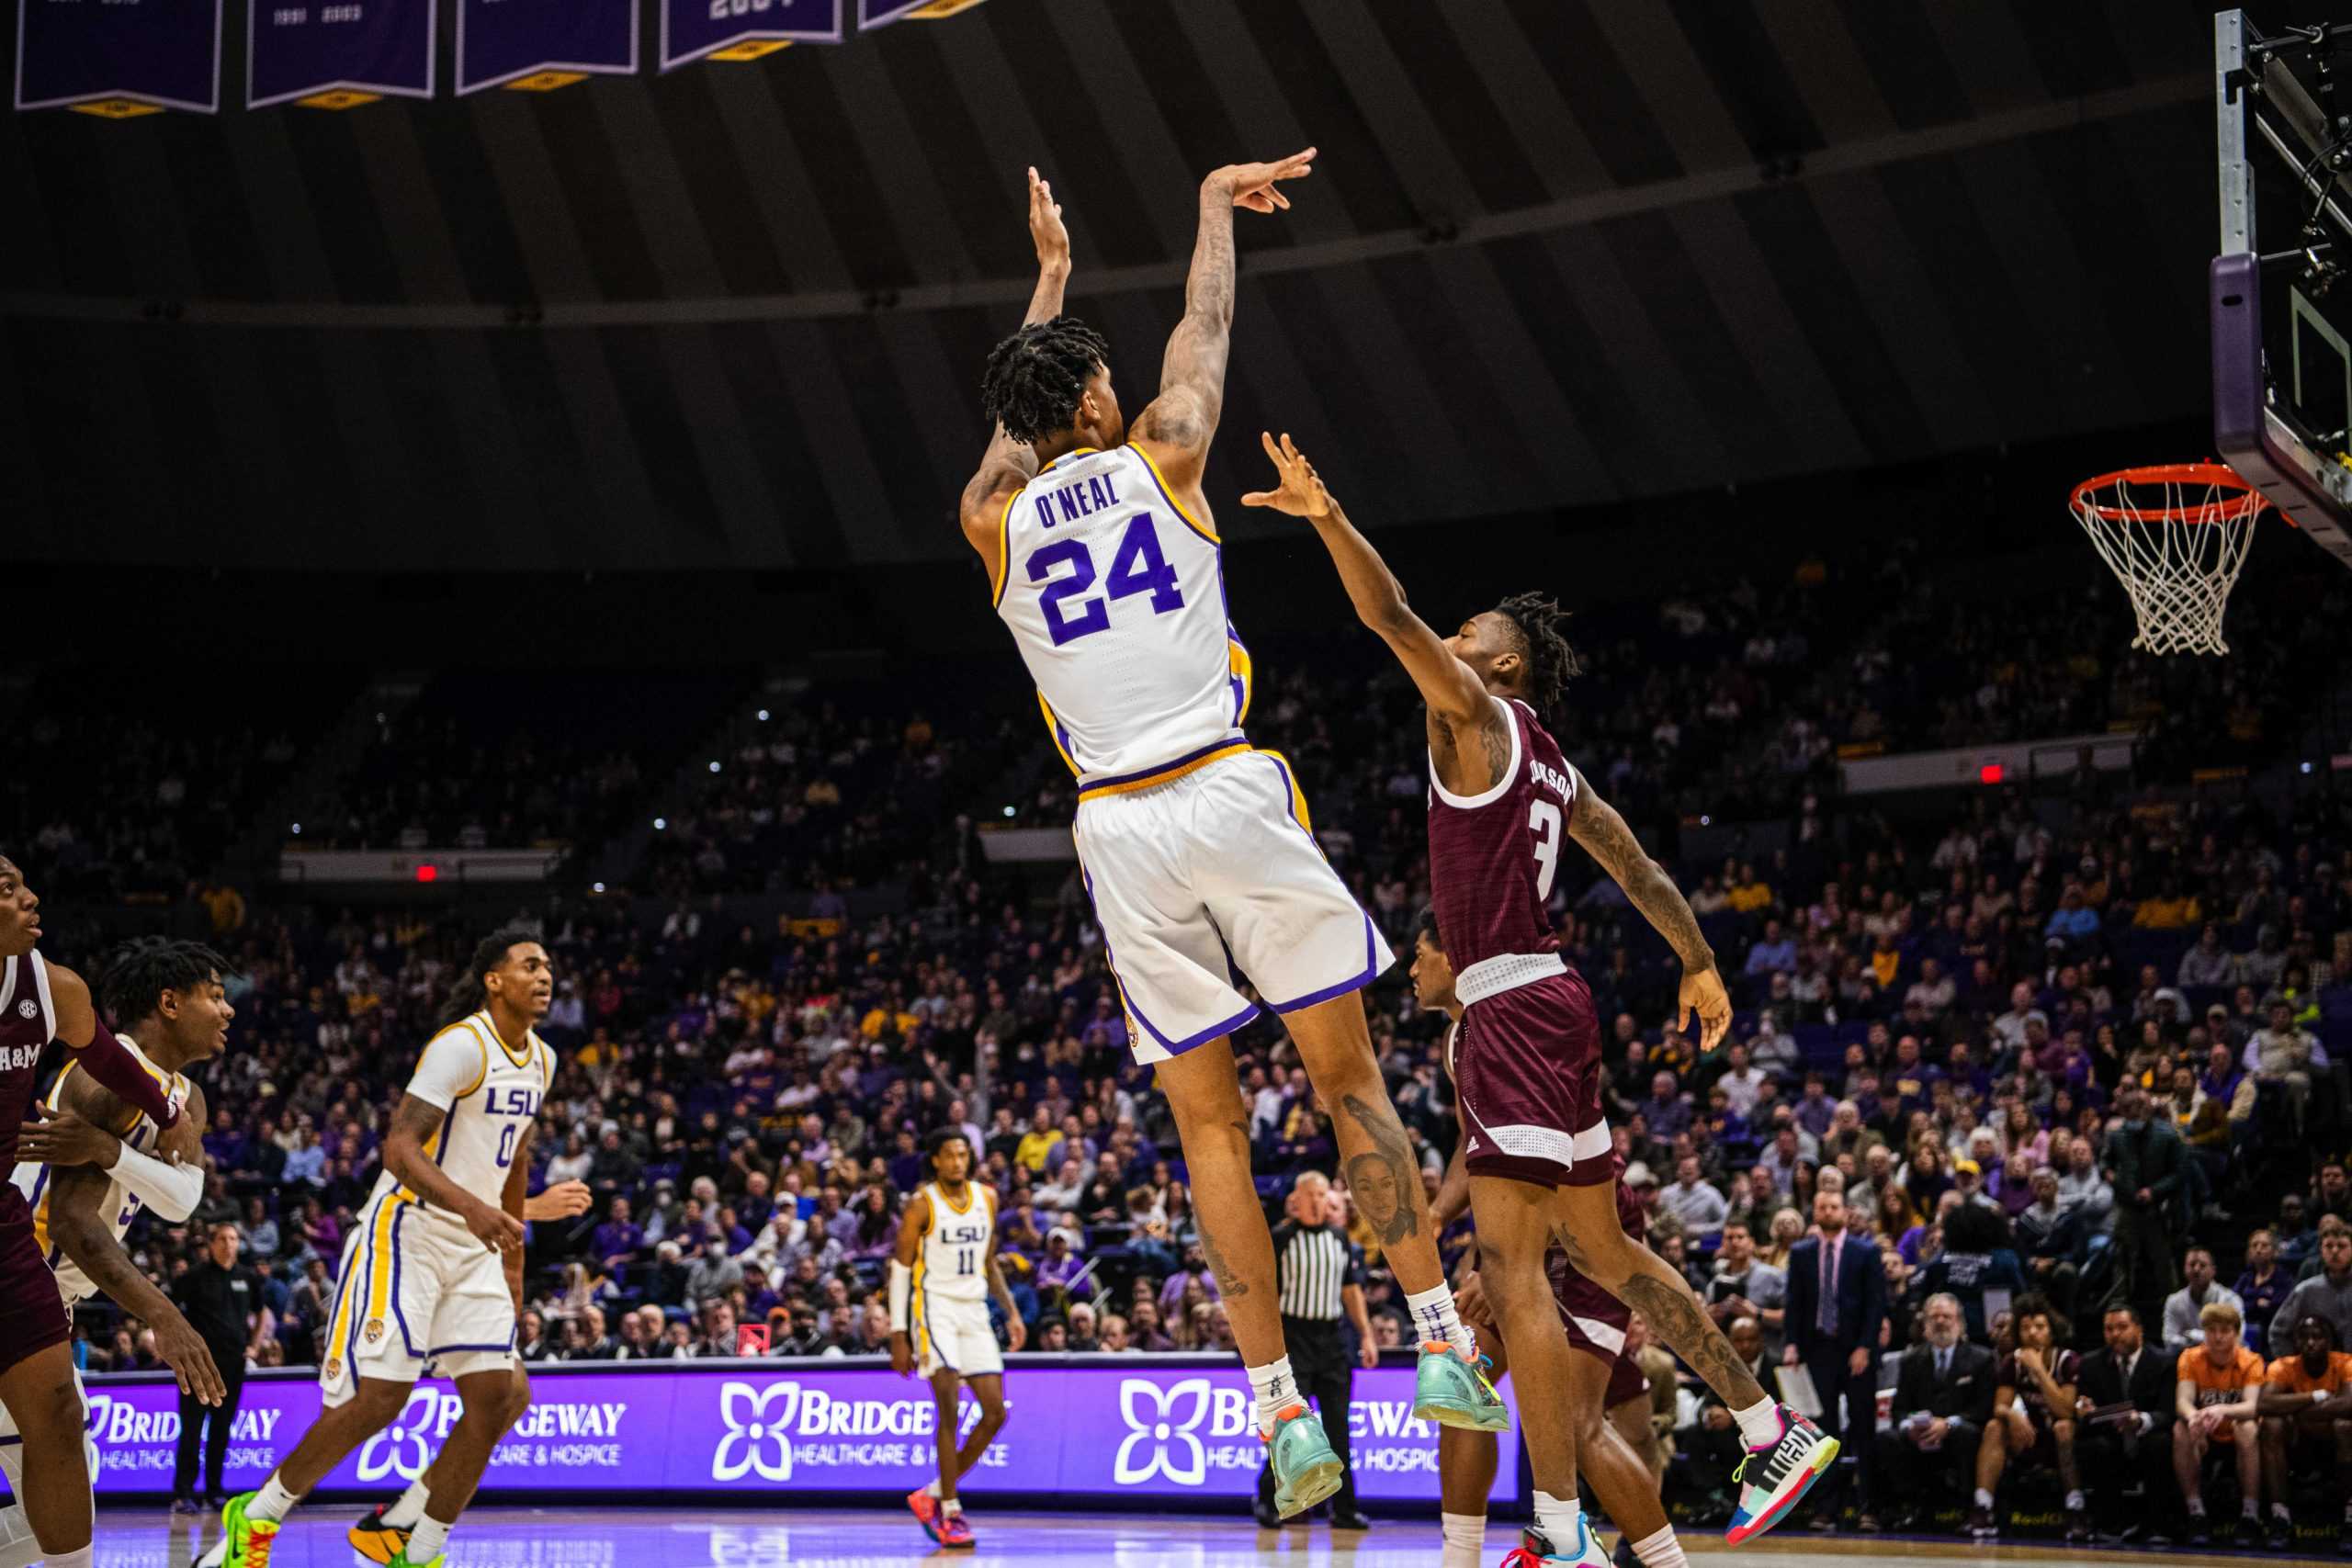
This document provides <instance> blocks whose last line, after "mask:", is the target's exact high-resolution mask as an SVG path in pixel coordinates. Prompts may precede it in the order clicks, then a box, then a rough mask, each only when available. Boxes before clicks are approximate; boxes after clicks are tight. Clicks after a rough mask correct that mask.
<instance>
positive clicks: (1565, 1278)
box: [1412, 914, 1688, 1568]
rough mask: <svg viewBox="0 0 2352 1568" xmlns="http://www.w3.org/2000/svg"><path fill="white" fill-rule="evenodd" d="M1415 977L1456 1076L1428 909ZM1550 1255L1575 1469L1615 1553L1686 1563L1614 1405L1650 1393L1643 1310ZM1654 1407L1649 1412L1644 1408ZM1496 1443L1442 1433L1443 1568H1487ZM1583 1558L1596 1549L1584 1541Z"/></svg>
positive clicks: (1617, 1173)
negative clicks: (1640, 1359) (1635, 1358)
mask: <svg viewBox="0 0 2352 1568" xmlns="http://www.w3.org/2000/svg"><path fill="white" fill-rule="evenodd" d="M1412 976H1413V995H1414V996H1415V998H1418V999H1419V1002H1420V1005H1421V1007H1422V1008H1423V1009H1424V1010H1430V1011H1437V1010H1442V1011H1443V1012H1444V1013H1445V1015H1446V1017H1448V1018H1450V1019H1452V1020H1453V1027H1452V1028H1450V1029H1448V1030H1447V1031H1446V1036H1445V1072H1446V1077H1449V1078H1451V1077H1454V1076H1455V1072H1454V1065H1453V1064H1454V1048H1455V1046H1456V1045H1457V1044H1458V1043H1460V1040H1461V1033H1462V1012H1463V1007H1462V998H1461V997H1460V996H1459V995H1457V994H1456V993H1455V991H1454V985H1453V964H1451V963H1449V962H1448V961H1447V959H1446V956H1445V945H1444V943H1443V942H1441V941H1440V940H1439V939H1438V933H1437V920H1436V919H1435V918H1434V917H1433V916H1430V915H1428V914H1423V915H1422V917H1421V919H1420V926H1419V930H1418V931H1416V932H1415V933H1414V937H1413V969H1412ZM1457 1098H1458V1091H1457ZM1464 1132H1465V1136H1464V1139H1463V1144H1462V1145H1461V1146H1459V1147H1456V1148H1455V1150H1454V1151H1453V1163H1452V1164H1451V1165H1450V1166H1448V1167H1447V1168H1446V1172H1445V1182H1444V1185H1443V1186H1442V1187H1441V1188H1440V1189H1439V1190H1438V1195H1437V1201H1436V1202H1435V1203H1433V1204H1431V1205H1430V1217H1431V1219H1432V1220H1433V1221H1434V1222H1435V1224H1437V1226H1438V1228H1439V1229H1440V1230H1443V1229H1444V1228H1445V1227H1446V1226H1448V1225H1450V1224H1453V1222H1454V1221H1455V1220H1457V1219H1459V1218H1461V1216H1462V1212H1463V1211H1464V1209H1466V1208H1468V1207H1469V1206H1470V1173H1469V1171H1468V1169H1467V1168H1466V1166H1465V1156H1464V1152H1463V1151H1464V1148H1466V1147H1467V1146H1468V1144H1469V1139H1468V1137H1467V1136H1466V1132H1467V1130H1466V1129H1465V1130H1464ZM1610 1157H1611V1163H1610V1170H1611V1173H1612V1174H1613V1177H1614V1179H1613V1181H1612V1182H1611V1188H1612V1190H1613V1191H1614V1192H1615V1194H1616V1201H1617V1219H1618V1223H1619V1224H1622V1225H1623V1226H1624V1227H1625V1234H1626V1235H1628V1236H1629V1237H1631V1238H1633V1239H1634V1240H1635V1241H1639V1240H1640V1239H1641V1238H1642V1233H1643V1227H1644V1225H1645V1220H1644V1218H1643V1214H1642V1209H1641V1205H1640V1204H1639V1203H1637V1202H1635V1201H1634V1199H1633V1195H1632V1194H1631V1193H1630V1192H1628V1191H1627V1190H1626V1188H1625V1182H1624V1170H1623V1165H1622V1164H1621V1163H1620V1162H1618V1160H1617V1159H1616V1156H1615V1155H1614V1153H1613V1151H1612V1153H1611V1156H1610ZM1544 1273H1545V1275H1546V1276H1547V1278H1548V1279H1549V1280H1550V1283H1551V1287H1552V1298H1553V1300H1554V1301H1555V1302H1557V1303H1559V1308H1560V1320H1561V1324H1562V1325H1563V1326H1564V1327H1565V1328H1566V1331H1567V1336H1568V1344H1569V1346H1570V1347H1571V1348H1574V1349H1577V1350H1581V1351H1583V1352H1584V1354H1582V1355H1580V1356H1571V1357H1569V1358H1568V1385H1569V1386H1568V1391H1567V1392H1568V1404H1569V1408H1570V1409H1572V1410H1573V1411H1574V1412H1575V1413H1576V1416H1577V1471H1578V1472H1579V1473H1581V1474H1582V1475H1583V1477H1584V1478H1585V1480H1587V1481H1589V1482H1590V1483H1592V1495H1594V1496H1596V1497H1598V1498H1600V1506H1602V1507H1603V1508H1605V1509H1607V1510H1608V1513H1609V1517H1610V1518H1611V1520H1613V1521H1615V1523H1616V1526H1617V1528H1618V1529H1620V1530H1622V1531H1623V1540H1622V1541H1621V1542H1620V1543H1619V1546H1618V1550H1617V1561H1618V1562H1621V1563H1622V1562H1623V1561H1624V1560H1625V1558H1626V1556H1627V1549H1628V1548H1631V1554H1632V1556H1633V1557H1634V1559H1635V1560H1636V1561H1638V1562H1640V1563H1641V1565H1642V1568H1685V1564H1686V1562H1687V1561H1688V1560H1687V1559H1685V1558H1684V1556H1683V1555H1682V1543H1681V1542H1680V1541H1679V1540H1676V1539H1675V1535H1674V1527H1673V1526H1672V1525H1670V1524H1668V1522H1667V1517H1666V1508H1665V1506H1664V1505H1663V1504H1662V1503H1661V1502H1660V1501H1659V1498H1658V1493H1657V1483H1656V1481H1655V1480H1654V1478H1653V1477H1652V1476H1651V1474H1650V1468H1649V1466H1648V1465H1647V1464H1645V1463H1644V1462H1643V1460H1642V1456H1641V1455H1640V1454H1638V1453H1636V1452H1634V1447H1633V1445H1632V1444H1631V1443H1629V1442H1627V1441H1626V1440H1625V1438H1624V1437H1623V1435H1622V1434H1621V1433H1620V1432H1619V1431H1618V1430H1617V1428H1616V1427H1614V1426H1612V1425H1611V1423H1610V1419H1609V1417H1610V1416H1611V1413H1612V1412H1614V1411H1616V1410H1617V1409H1619V1408H1620V1407H1621V1406H1623V1405H1624V1404H1626V1403H1627V1402H1628V1401H1631V1400H1638V1399H1640V1398H1641V1395H1642V1393H1643V1392H1644V1387H1645V1384H1644V1380H1643V1377H1642V1371H1641V1369H1640V1368H1639V1367H1637V1366H1635V1365H1634V1363H1633V1362H1632V1361H1631V1360H1628V1359H1626V1357H1625V1331H1626V1329H1627V1327H1628V1326H1629V1325H1630V1324H1631V1323H1632V1320H1633V1314H1632V1312H1631V1311H1630V1310H1629V1309H1628V1308H1627V1307H1626V1306H1625V1303H1623V1302H1621V1301H1619V1300H1618V1299H1617V1298H1616V1297H1614V1296H1612V1295H1611V1294H1610V1293H1609V1292H1606V1291H1604V1290H1602V1289H1601V1288H1600V1286H1598V1285H1596V1284H1594V1283H1593V1282H1592V1281H1591V1280H1588V1279H1586V1278H1585V1277H1584V1276H1583V1275H1581V1274H1579V1273H1577V1271H1576V1269H1575V1266H1574V1265H1572V1264H1570V1263H1569V1262H1568V1261H1567V1260H1566V1258H1565V1257H1564V1256H1563V1255H1562V1254H1560V1253H1558V1252H1555V1251H1552V1252H1546V1253H1545V1255H1544ZM1456 1282H1457V1283H1458V1284H1460V1285H1461V1287H1462V1314H1463V1315H1464V1317H1466V1318H1469V1319H1471V1320H1472V1325H1473V1327H1474V1328H1476V1331H1477V1335H1478V1348H1479V1349H1480V1350H1482V1351H1484V1352H1485V1353H1486V1355H1487V1359H1489V1360H1491V1361H1492V1362H1493V1363H1494V1366H1493V1369H1492V1371H1490V1372H1489V1373H1488V1375H1489V1376H1490V1377H1492V1378H1493V1379H1494V1381H1495V1382H1501V1381H1502V1380H1503V1378H1504V1377H1505V1376H1506V1375H1507V1374H1508V1372H1509V1371H1510V1363H1509V1361H1508V1360H1507V1359H1505V1357H1506V1347H1505V1346H1504V1343H1503V1340H1502V1337H1501V1336H1500V1335H1499V1334H1498V1333H1497V1332H1496V1331H1495V1329H1494V1327H1493V1325H1492V1324H1491V1323H1490V1322H1479V1321H1478V1319H1480V1318H1481V1317H1482V1316H1483V1315H1485V1314H1483V1313H1482V1310H1481V1308H1482V1303H1483V1301H1484V1291H1483V1287H1482V1286H1481V1285H1480V1284H1479V1283H1478V1275H1477V1272H1476V1269H1475V1268H1474V1269H1472V1270H1471V1272H1470V1273H1468V1274H1467V1275H1466V1276H1464V1277H1462V1278H1460V1279H1458V1280H1457V1281H1456ZM1644 1410H1645V1414H1644V1416H1643V1419H1645V1420H1646V1419H1648V1416H1647V1414H1646V1405H1645V1407H1644ZM1497 1450H1498V1444H1497V1443H1496V1441H1495V1439H1494V1438H1493V1436H1492V1435H1491V1434H1488V1433H1485V1432H1451V1431H1448V1432H1440V1433H1439V1434H1438V1435H1437V1470H1438V1487H1439V1505H1438V1506H1439V1508H1440V1510H1441V1513H1440V1517H1441V1519H1442V1523H1443V1529H1444V1530H1445V1551H1444V1553H1443V1557H1442V1562H1441V1565H1440V1568H1477V1564H1478V1555H1479V1551H1480V1549H1481V1547H1483V1546H1484V1544H1485V1542H1486V1539H1487V1498H1488V1497H1489V1496H1490V1495H1492V1494H1493V1492H1494V1489H1495V1464H1496V1461H1497V1459H1498V1453H1497ZM1520 1550H1521V1551H1530V1550H1531V1549H1529V1548H1527V1547H1524V1546H1522V1547H1521V1549H1520ZM1532 1554H1533V1555H1541V1554H1540V1553H1532ZM1573 1555H1576V1556H1577V1557H1579V1558H1586V1557H1587V1556H1588V1554H1587V1553H1586V1552H1585V1551H1583V1550H1582V1547H1581V1544H1580V1545H1579V1548H1578V1550H1577V1552H1576V1553H1574V1554H1573Z"/></svg>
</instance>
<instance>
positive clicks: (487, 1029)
mask: <svg viewBox="0 0 2352 1568" xmlns="http://www.w3.org/2000/svg"><path fill="white" fill-rule="evenodd" d="M469 1021H479V1022H480V1024H481V1032H482V1034H483V1036H484V1037H485V1038H487V1039H491V1040H495V1041H497V1042H498V1048H499V1049H500V1050H501V1051H503V1052H504V1053H505V1054H506V1059H507V1060H508V1061H509V1062H511V1063H513V1064H514V1065H515V1066H518V1067H527V1066H530V1065H531V1064H532V1063H533V1062H534V1061H535V1060H537V1056H538V1053H537V1051H535V1050H533V1049H532V1035H531V1033H530V1032H529V1031H528V1030H526V1031H525V1032H524V1033H523V1049H522V1050H521V1051H520V1052H519V1053H518V1052H517V1051H516V1050H515V1047H514V1046H512V1045H509V1044H508V1043H506V1041H505V1039H504V1038H503V1036H501V1035H500V1033H499V1032H498V1025H496V1024H494V1023H492V1022H491V1021H490V1010H489V1009H488V1008H484V1009H482V1010H481V1011H480V1012H478V1013H476V1014H474V1016H473V1019H472V1020H469ZM475 1087H476V1088H477V1089H478V1088H480V1087H481V1086H480V1085H479V1084H477V1085H476V1086H475Z"/></svg>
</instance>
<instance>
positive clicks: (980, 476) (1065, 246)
mask: <svg viewBox="0 0 2352 1568" xmlns="http://www.w3.org/2000/svg"><path fill="white" fill-rule="evenodd" d="M1029 238H1030V240H1031V241H1032V242H1033V243H1035V245H1036V247H1037V288H1036V290H1035V292H1034V293H1032V294H1031V295H1030V296H1029V313H1028V314H1027V315H1025V316H1023V317H1022V318H1021V324H1022V325H1023V326H1024V327H1034V326H1035V325H1037V324H1038V323H1039V322H1041V321H1052V320H1053V319H1054V318H1055V317H1057V316H1058V315H1060V314H1061V313H1062V295H1063V293H1064V291H1065V290H1067V289H1068V288H1069V230H1068V229H1066V228H1064V227H1063V226H1062V209H1061V207H1060V205H1059V204H1058V203H1057V202H1056V201H1055V200H1054V187H1053V185H1052V183H1051V182H1050V181H1048V180H1046V179H1045V178H1043V177H1042V176H1040V175H1038V173H1037V171H1036V170H1035V169H1034V168H1033V169H1031V170H1030V171H1029ZM1036 472H1037V457H1036V454H1035V453H1033V452H1031V451H1030V450H1029V444H1028V443H1027V442H1026V441H1016V440H1014V439H1013V438H1012V436H1011V435H1009V434H1006V433H1005V428H1004V426H1003V425H1002V424H999V425H998V426H997V427H996V434H994V435H993V436H991V437H990V438H989V449H988V451H987V452H986V453H984V454H982V456H981V457H980V466H979V468H978V471H976V472H975V473H974V474H973V475H972V480H971V483H969V484H967V485H966V486H965V487H964V499H963V504H962V506H961V508H960V512H961V515H962V519H963V524H964V532H965V535H966V536H967V537H968V538H969V539H971V541H972V543H973V546H974V547H976V548H978V550H979V551H980V553H981V554H982V555H983V556H987V555H989V553H990V552H991V551H993V550H994V549H995V547H996V515H995V514H996V513H998V512H999V511H1001V510H1002V509H1003V505H1004V498H1005V497H1006V496H1008V495H1011V494H1012V492H1013V491H1016V490H1019V489H1020V488H1021V487H1022V486H1023V485H1024V484H1027V483H1028V482H1029V481H1030V479H1033V478H1035V475H1036Z"/></svg>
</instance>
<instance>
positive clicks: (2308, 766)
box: [296, 762, 2312, 832]
mask: <svg viewBox="0 0 2352 1568" xmlns="http://www.w3.org/2000/svg"><path fill="white" fill-rule="evenodd" d="M2311 771H2312V765H2311V764H2310V763H2309V762H2305V763H2304V764H2303V772H2305V773H2310V772H2311ZM296 831H298V832H299V831H300V829H296Z"/></svg>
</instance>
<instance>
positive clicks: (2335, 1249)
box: [2270, 1214, 2352, 1345]
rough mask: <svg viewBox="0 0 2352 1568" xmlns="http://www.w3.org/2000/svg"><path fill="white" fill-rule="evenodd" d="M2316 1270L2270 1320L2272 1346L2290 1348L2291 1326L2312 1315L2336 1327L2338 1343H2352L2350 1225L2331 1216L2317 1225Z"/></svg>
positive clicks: (2288, 1293) (2291, 1293) (2281, 1304)
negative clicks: (2288, 1346)
mask: <svg viewBox="0 0 2352 1568" xmlns="http://www.w3.org/2000/svg"><path fill="white" fill-rule="evenodd" d="M2319 1269H2320V1271H2319V1272H2318V1273H2316V1274H2313V1275H2312V1276H2311V1277H2310V1278H2308V1279H2306V1280H2302V1281H2301V1283H2299V1284H2297V1285H2296V1287H2295V1288H2294V1289H2293V1290H2291V1291H2290V1292H2287V1299H2286V1300H2285V1301H2284V1302H2282V1303H2279V1306H2278V1312H2277V1313H2276V1314H2273V1315H2272V1317H2271V1319H2270V1343H2271V1344H2273V1345H2287V1344H2291V1343H2292V1342H2293V1341H2292V1338H2291V1335H2292V1334H2293V1332H2294V1325H2296V1324H2297V1323H2300V1322H2301V1321H2302V1319H2303V1318H2304V1317H2305V1316H2306V1315H2307V1314H2318V1315H2319V1316H2321V1317H2324V1318H2325V1319H2327V1321H2328V1322H2329V1323H2331V1324H2333V1325H2335V1337H2336V1340H2337V1342H2338V1343H2343V1342H2345V1341H2346V1339H2352V1224H2346V1223H2345V1222H2344V1221H2342V1220H2339V1219H2337V1218H2336V1217H2335V1215H2334V1214H2330V1215H2328V1216H2327V1218H2325V1219H2324V1220H2322V1221H2321V1222H2320V1225H2319Z"/></svg>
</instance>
